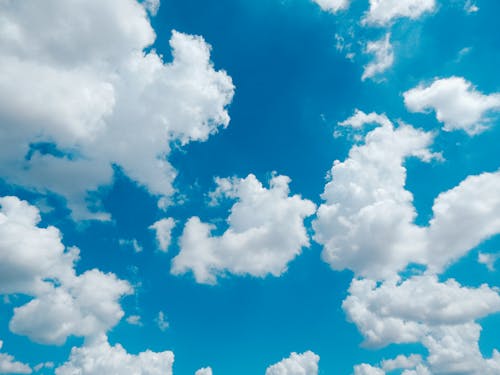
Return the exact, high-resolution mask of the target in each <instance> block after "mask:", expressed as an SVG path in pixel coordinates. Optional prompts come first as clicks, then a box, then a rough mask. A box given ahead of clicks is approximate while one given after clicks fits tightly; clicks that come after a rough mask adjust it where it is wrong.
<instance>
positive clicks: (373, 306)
mask: <svg viewBox="0 0 500 375" xmlns="http://www.w3.org/2000/svg"><path fill="white" fill-rule="evenodd" d="M349 293H350V295H349V296H348V297H347V298H346V300H345V301H344V303H343V305H342V307H343V309H344V311H345V312H346V314H347V316H348V318H349V319H350V320H351V321H353V322H354V323H355V324H356V325H357V327H358V328H359V330H360V332H361V333H362V334H363V336H364V337H365V339H366V343H367V344H368V345H372V346H385V345H387V344H389V343H409V342H418V341H420V340H421V339H422V337H424V336H425V335H427V334H428V333H429V331H430V330H431V329H432V327H438V326H441V325H461V324H466V323H468V322H472V321H474V320H476V319H479V318H482V317H485V316H487V315H489V314H492V313H495V312H498V311H500V295H499V294H498V291H497V290H495V289H492V288H490V287H488V286H487V285H482V286H480V287H479V288H466V287H462V286H461V285H460V284H459V283H458V282H456V281H455V280H453V279H450V280H448V281H446V282H439V281H438V279H437V277H436V276H414V277H412V278H410V279H408V280H405V281H402V282H399V281H386V282H384V283H383V284H381V285H380V286H377V283H376V282H375V281H373V280H369V279H354V280H353V281H352V283H351V286H350V288H349Z"/></svg>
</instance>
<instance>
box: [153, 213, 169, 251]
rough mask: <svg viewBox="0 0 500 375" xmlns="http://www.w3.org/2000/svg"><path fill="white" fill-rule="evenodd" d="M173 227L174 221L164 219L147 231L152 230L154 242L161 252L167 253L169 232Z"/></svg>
mask: <svg viewBox="0 0 500 375" xmlns="http://www.w3.org/2000/svg"><path fill="white" fill-rule="evenodd" d="M174 227H175V221H174V219H172V218H170V217H169V218H165V219H161V220H158V221H157V222H155V223H154V224H152V225H151V226H150V227H149V229H152V230H154V231H155V233H156V241H157V242H158V246H159V248H160V250H161V251H163V252H167V251H168V247H169V246H170V240H171V232H172V229H173V228H174Z"/></svg>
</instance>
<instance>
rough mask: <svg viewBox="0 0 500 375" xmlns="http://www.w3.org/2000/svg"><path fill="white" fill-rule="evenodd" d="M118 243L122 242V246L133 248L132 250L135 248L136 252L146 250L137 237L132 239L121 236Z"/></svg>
mask: <svg viewBox="0 0 500 375" xmlns="http://www.w3.org/2000/svg"><path fill="white" fill-rule="evenodd" d="M118 243H119V244H120V246H123V247H129V248H132V250H134V252H136V253H140V252H142V250H144V249H143V247H142V245H141V244H140V243H139V241H137V240H136V239H135V238H134V239H132V240H126V239H124V238H120V239H119V240H118Z"/></svg>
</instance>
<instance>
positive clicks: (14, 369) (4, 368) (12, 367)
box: [0, 340, 33, 374]
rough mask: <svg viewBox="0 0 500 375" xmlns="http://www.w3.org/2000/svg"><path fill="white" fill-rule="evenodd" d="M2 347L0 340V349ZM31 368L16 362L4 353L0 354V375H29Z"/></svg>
mask: <svg viewBox="0 0 500 375" xmlns="http://www.w3.org/2000/svg"><path fill="white" fill-rule="evenodd" d="M2 347H3V341H2V340H0V349H2ZM32 372H33V371H32V370H31V367H30V366H28V365H26V364H24V363H22V362H18V361H16V360H15V359H14V357H13V356H11V355H10V354H6V353H0V374H31V373H32Z"/></svg>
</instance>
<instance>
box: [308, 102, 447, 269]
mask: <svg viewBox="0 0 500 375" xmlns="http://www.w3.org/2000/svg"><path fill="white" fill-rule="evenodd" d="M362 120H366V121H369V122H373V121H375V122H378V123H379V125H380V126H379V127H377V128H375V129H374V130H372V131H371V132H369V133H368V134H367V135H366V137H365V142H364V144H361V145H355V146H353V148H352V149H351V150H350V152H349V156H348V158H347V159H346V160H345V161H344V162H340V161H335V162H334V164H333V167H332V170H331V181H330V182H328V183H327V185H326V186H325V190H324V192H323V194H322V198H323V199H324V201H325V203H323V204H322V205H321V206H320V207H319V209H318V213H317V219H316V220H315V221H314V223H313V227H314V230H315V236H314V238H315V240H316V241H317V242H319V243H320V244H322V245H323V247H324V249H323V254H322V256H323V259H324V260H325V261H326V262H328V263H329V264H330V265H331V267H332V268H334V269H336V270H341V269H345V268H349V269H351V270H353V271H355V272H356V273H357V274H359V275H363V276H367V277H373V278H385V277H390V276H391V275H392V274H393V273H394V272H397V271H398V270H401V269H404V268H405V267H406V265H407V264H408V262H410V261H420V262H423V261H424V260H425V259H424V258H423V256H422V248H423V247H424V246H425V230H424V229H423V228H420V227H417V226H415V225H414V224H413V220H414V219H415V217H416V211H415V209H414V207H413V205H412V200H413V197H412V194H411V193H410V192H409V191H407V190H405V179H406V169H405V168H404V166H403V162H404V160H405V159H406V158H408V157H418V158H420V159H421V160H424V161H429V160H431V159H432V158H434V157H437V155H435V154H432V153H431V152H430V151H429V149H428V147H429V146H430V144H431V142H432V138H433V136H432V134H431V133H426V132H423V131H421V130H417V129H415V128H413V127H411V126H409V125H405V124H401V125H400V126H399V127H397V128H395V127H394V126H393V125H392V123H391V122H390V121H389V120H388V119H387V117H386V116H384V115H377V114H369V115H366V114H364V113H363V112H361V111H357V112H356V114H355V115H354V117H353V118H351V119H348V120H346V121H345V122H344V123H343V124H344V125H348V124H349V123H352V124H356V125H359V126H361V122H362Z"/></svg>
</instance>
